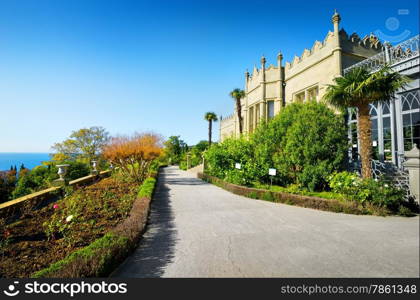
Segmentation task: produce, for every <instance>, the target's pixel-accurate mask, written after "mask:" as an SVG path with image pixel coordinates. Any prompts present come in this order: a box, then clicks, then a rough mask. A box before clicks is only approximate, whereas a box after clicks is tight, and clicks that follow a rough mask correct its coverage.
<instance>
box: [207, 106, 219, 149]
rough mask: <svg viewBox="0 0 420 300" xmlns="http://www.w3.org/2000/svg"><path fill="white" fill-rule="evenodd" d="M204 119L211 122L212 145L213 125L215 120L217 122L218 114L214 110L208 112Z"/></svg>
mask: <svg viewBox="0 0 420 300" xmlns="http://www.w3.org/2000/svg"><path fill="white" fill-rule="evenodd" d="M204 120H206V121H208V122H209V146H211V136H212V125H213V122H217V116H216V114H215V113H214V112H207V113H206V114H205V115H204Z"/></svg>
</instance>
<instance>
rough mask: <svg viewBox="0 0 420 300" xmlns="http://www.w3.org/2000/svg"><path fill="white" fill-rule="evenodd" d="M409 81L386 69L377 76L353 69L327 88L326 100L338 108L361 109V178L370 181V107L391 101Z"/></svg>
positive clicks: (388, 68) (366, 71)
mask: <svg viewBox="0 0 420 300" xmlns="http://www.w3.org/2000/svg"><path fill="white" fill-rule="evenodd" d="M408 82H409V78H408V77H406V76H403V75H401V74H399V73H398V72H394V71H393V70H392V69H391V68H390V67H389V66H384V67H383V68H381V69H380V70H379V71H377V72H375V73H370V71H369V70H367V69H366V68H354V69H353V70H351V71H350V72H348V73H347V74H346V75H344V76H343V77H337V78H335V79H334V84H331V85H328V87H327V90H326V93H325V95H324V99H325V100H326V101H327V102H328V103H329V104H331V105H333V106H335V107H338V108H341V109H343V108H349V107H356V108H357V109H358V131H359V137H360V153H359V154H360V158H361V163H362V177H363V178H371V177H372V169H371V165H370V160H371V158H372V138H371V135H372V128H371V121H370V115H369V104H370V103H373V102H389V101H390V100H391V99H392V98H393V97H394V94H395V92H396V91H397V90H399V89H401V88H404V87H405V86H406V84H407V83H408Z"/></svg>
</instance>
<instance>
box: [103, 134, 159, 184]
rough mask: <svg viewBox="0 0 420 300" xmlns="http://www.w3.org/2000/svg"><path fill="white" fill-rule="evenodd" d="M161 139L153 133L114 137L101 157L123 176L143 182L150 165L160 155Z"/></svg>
mask: <svg viewBox="0 0 420 300" xmlns="http://www.w3.org/2000/svg"><path fill="white" fill-rule="evenodd" d="M162 149H163V147H162V138H161V137H160V136H159V135H156V134H153V133H137V134H135V135H134V136H132V137H129V136H119V137H114V138H112V139H111V141H110V142H109V143H108V144H107V145H106V146H105V147H104V151H103V156H104V157H105V159H106V160H108V161H109V162H110V163H112V164H113V165H114V166H116V167H119V168H120V170H121V171H122V172H123V174H124V175H126V176H128V177H130V178H131V179H133V180H135V181H137V182H143V181H144V179H146V177H147V176H148V175H149V171H150V165H151V163H152V162H153V161H154V160H155V159H157V158H158V157H159V156H160V155H161V154H162Z"/></svg>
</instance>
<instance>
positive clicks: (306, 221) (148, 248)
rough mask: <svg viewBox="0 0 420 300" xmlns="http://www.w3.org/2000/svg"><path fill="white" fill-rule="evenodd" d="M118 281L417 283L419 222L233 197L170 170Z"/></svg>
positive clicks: (158, 188) (116, 273)
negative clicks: (319, 279) (394, 279)
mask: <svg viewBox="0 0 420 300" xmlns="http://www.w3.org/2000/svg"><path fill="white" fill-rule="evenodd" d="M113 276H115V277H418V276H419V218H418V217H414V218H402V217H386V218H383V217H373V216H356V215H346V214H337V213H329V212H323V211H317V210H312V209H306V208H300V207H295V206H290V205H283V204H275V203H270V202H266V201H260V200H253V199H248V198H245V197H241V196H237V195H233V194H231V193H229V192H227V191H225V190H223V189H221V188H218V187H216V186H213V185H210V184H207V183H204V182H202V181H201V180H198V179H196V178H194V177H193V176H192V175H191V173H188V172H184V171H180V170H178V169H177V168H175V167H168V168H165V169H164V170H163V172H162V173H161V174H160V178H159V185H158V187H157V192H156V194H155V199H154V201H153V204H152V212H151V217H150V225H149V227H148V230H147V232H146V233H145V235H144V238H143V240H142V241H141V243H140V246H139V247H138V248H137V250H136V251H135V252H134V253H133V255H132V256H130V257H129V258H128V259H127V260H126V261H125V262H124V263H123V264H122V265H121V266H120V268H119V269H118V270H117V271H116V272H114V274H113Z"/></svg>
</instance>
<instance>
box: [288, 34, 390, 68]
mask: <svg viewBox="0 0 420 300" xmlns="http://www.w3.org/2000/svg"><path fill="white" fill-rule="evenodd" d="M335 35H336V33H334V32H331V31H329V32H328V33H327V35H326V36H325V38H324V40H323V41H322V42H320V41H315V42H314V43H313V45H312V47H311V49H304V50H303V52H302V54H301V55H300V56H295V57H294V58H293V60H292V61H291V62H289V61H288V62H286V64H285V69H286V70H287V71H289V70H291V69H292V68H293V67H296V66H297V65H299V64H300V63H304V62H305V61H306V60H308V59H310V58H311V57H312V56H314V55H316V54H318V53H319V54H322V52H327V51H329V52H330V51H331V50H333V48H334V46H335V42H336V41H335ZM338 37H339V45H340V47H341V48H342V50H343V51H344V52H348V53H350V54H356V55H357V54H358V53H360V54H363V55H366V54H369V55H372V54H374V53H373V52H380V51H381V50H382V49H383V47H384V46H383V44H382V43H381V41H380V40H379V38H378V37H377V36H375V35H374V34H372V33H371V34H369V35H365V36H364V37H363V38H360V36H359V35H358V34H357V33H352V34H351V35H350V36H349V35H348V34H347V32H346V31H345V30H344V29H341V30H340V31H339V34H338Z"/></svg>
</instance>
